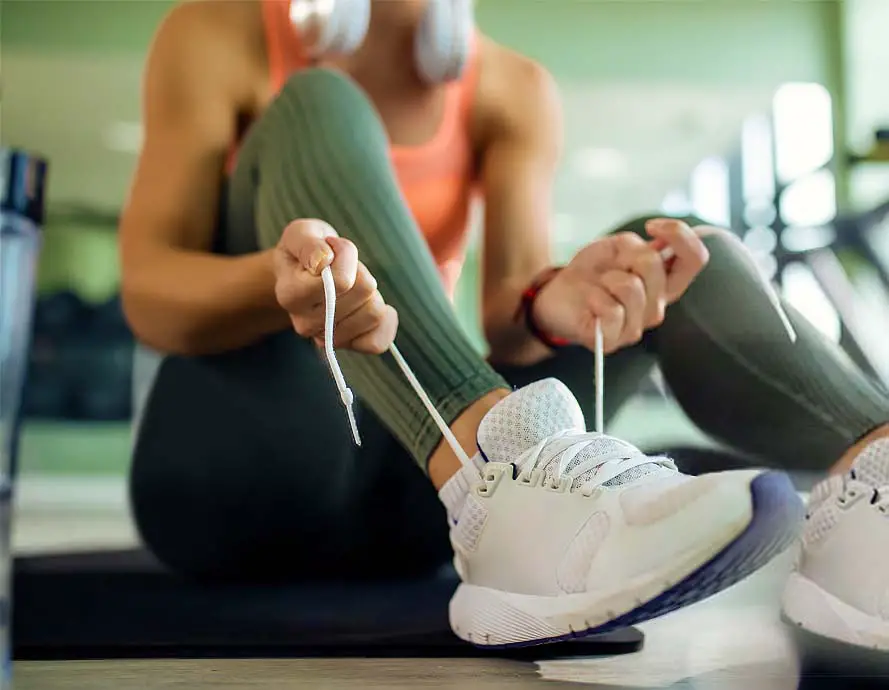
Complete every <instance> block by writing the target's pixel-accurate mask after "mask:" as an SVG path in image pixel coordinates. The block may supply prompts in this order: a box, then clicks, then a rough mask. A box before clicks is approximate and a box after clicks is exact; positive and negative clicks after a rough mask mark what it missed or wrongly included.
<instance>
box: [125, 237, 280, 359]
mask: <svg viewBox="0 0 889 690" xmlns="http://www.w3.org/2000/svg"><path fill="white" fill-rule="evenodd" d="M122 292H123V300H124V308H125V310H126V314H127V319H128V320H129V322H130V326H131V328H132V329H133V331H134V333H135V335H136V337H137V338H139V339H140V340H141V341H143V342H145V343H146V344H147V345H149V346H151V347H154V348H157V349H159V350H161V351H163V352H169V353H178V354H190V355H199V354H214V353H218V352H225V351H227V350H233V349H237V348H239V347H244V346H246V345H250V344H252V343H254V342H257V341H258V340H260V339H261V338H262V337H264V336H266V335H269V334H271V333H275V332H278V331H281V330H284V329H286V328H288V327H290V321H289V318H288V316H287V314H286V312H285V311H284V310H283V309H281V307H280V306H279V305H278V303H277V301H276V299H275V277H274V272H273V267H272V254H271V252H270V251H266V252H260V253H256V254H249V255H246V256H241V257H222V256H214V255H211V254H205V253H199V252H185V251H181V250H163V251H158V252H157V253H156V255H155V256H153V257H152V258H151V260H148V261H144V262H142V265H141V266H140V267H139V268H138V269H133V270H130V271H126V270H125V272H124V281H123V291H122Z"/></svg>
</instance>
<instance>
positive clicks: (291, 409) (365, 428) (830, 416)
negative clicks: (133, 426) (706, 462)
mask: <svg viewBox="0 0 889 690" xmlns="http://www.w3.org/2000/svg"><path fill="white" fill-rule="evenodd" d="M223 206H224V208H223V211H224V218H223V221H222V223H221V234H220V242H219V250H220V251H222V252H226V253H230V254H241V253H246V252H249V251H254V250H255V249H257V248H267V247H271V246H273V245H275V244H276V243H277V241H278V239H279V237H280V234H281V232H282V229H283V228H284V227H285V226H286V225H287V224H288V222H289V221H291V220H293V219H295V218H307V217H312V218H321V219H324V220H326V221H327V222H329V223H330V224H331V225H332V226H333V227H334V228H336V230H337V231H338V232H339V233H340V234H341V235H343V236H345V237H347V238H349V239H351V240H352V241H353V242H354V243H355V244H356V245H357V247H358V251H359V256H360V259H361V260H362V261H363V262H364V263H365V265H366V266H367V267H368V269H369V270H370V272H371V273H372V274H373V275H374V276H375V277H376V279H377V281H378V283H379V289H380V292H381V293H382V295H383V297H384V298H385V299H386V301H387V302H388V303H389V304H391V305H392V306H393V307H394V308H395V309H396V310H397V311H398V314H399V322H400V325H399V331H398V337H397V343H398V345H399V348H400V349H401V351H402V353H403V354H404V356H405V358H406V359H407V361H408V362H409V363H410V365H411V367H412V368H413V370H414V371H415V373H416V374H417V377H418V378H419V380H420V382H421V383H422V385H423V387H424V388H425V389H426V391H427V392H428V393H429V395H430V397H431V398H432V400H433V402H434V403H435V405H436V407H437V408H438V410H439V411H440V412H441V413H442V415H443V417H444V418H445V420H446V421H447V422H451V421H452V420H454V419H455V418H456V417H457V416H458V415H459V413H460V412H461V411H462V410H464V409H465V408H466V407H467V406H468V405H469V404H470V403H472V402H473V401H474V400H476V399H478V398H479V397H480V396H482V395H483V394H485V393H486V392H488V391H490V390H492V389H495V388H498V387H502V386H521V385H524V384H526V383H529V382H531V381H534V380H538V379H540V378H543V377H549V376H555V377H557V378H560V379H562V380H563V381H564V382H565V383H566V384H567V385H568V386H569V387H570V388H571V389H572V390H573V392H574V393H575V395H576V396H577V397H578V399H579V400H580V402H581V405H582V406H583V408H584V410H585V412H586V414H587V415H588V419H592V413H593V401H594V396H593V377H592V371H593V364H592V355H591V354H590V353H589V352H586V351H584V350H581V349H576V348H570V349H566V350H563V351H560V352H559V353H557V354H556V355H554V356H553V357H552V358H550V359H548V360H546V361H543V362H541V363H539V364H537V365H535V366H531V367H522V368H519V367H496V366H491V365H490V364H489V363H488V362H486V361H485V360H484V359H483V358H482V357H480V356H479V355H478V354H477V352H476V350H475V349H474V348H473V346H472V345H471V343H470V341H469V340H468V339H467V338H466V337H465V335H464V334H463V332H462V331H461V329H460V327H459V325H458V323H457V320H456V319H455V317H454V314H453V311H452V307H451V305H450V303H449V302H448V300H447V298H446V296H445V293H444V291H443V289H442V286H441V283H440V279H439V276H438V272H437V270H436V267H435V264H434V262H433V259H432V256H431V254H430V252H429V249H428V248H427V246H426V244H425V242H424V240H423V238H422V236H421V234H420V232H419V231H418V229H417V227H416V224H415V222H414V220H413V218H412V216H411V214H410V212H409V210H408V209H407V208H406V206H405V204H404V202H403V199H402V196H401V194H400V192H399V189H398V187H397V183H396V181H395V177H394V174H393V170H392V168H391V164H390V161H389V155H388V142H387V138H386V134H385V132H384V129H383V126H382V124H381V122H380V120H379V118H378V116H377V114H376V112H375V110H374V108H373V106H372V105H371V104H370V103H369V101H368V100H367V99H366V97H365V96H364V95H363V94H362V92H361V91H360V90H359V89H358V88H357V87H356V86H355V85H354V84H353V83H352V82H351V81H349V80H348V79H347V78H346V77H344V76H342V75H339V74H337V73H334V72H332V71H327V70H321V69H312V70H307V71H304V72H301V73H298V74H296V75H294V76H293V77H292V78H291V79H290V80H289V82H288V83H287V84H286V85H285V87H284V89H283V91H282V93H281V94H280V96H279V97H278V98H277V99H276V100H275V101H274V102H273V103H272V104H271V106H270V107H269V109H268V110H267V112H266V113H264V114H263V116H262V117H261V118H260V119H259V120H258V121H257V122H256V123H255V124H254V126H253V127H252V129H251V131H250V133H249V135H248V137H247V139H246V141H245V142H244V146H243V148H242V149H241V152H240V155H239V159H238V163H237V166H236V170H235V172H234V174H233V176H232V178H231V179H230V181H229V184H228V186H227V197H226V201H225V203H224V204H223ZM645 220H646V219H645V218H638V219H635V220H633V221H631V222H629V223H627V224H626V225H624V226H622V227H621V228H619V229H620V230H630V231H634V232H639V233H641V232H643V230H642V228H643V226H644V222H645ZM689 222H691V223H693V224H697V222H698V221H697V220H696V219H689ZM706 241H707V244H708V248H709V250H710V253H711V260H710V264H709V266H708V267H707V268H706V270H705V271H704V272H703V273H702V274H701V276H699V278H698V279H697V280H696V281H695V283H694V284H693V285H692V287H691V288H690V289H689V290H688V292H687V293H686V294H685V295H684V296H683V297H682V299H681V300H680V301H679V302H678V303H677V304H674V305H673V306H671V307H670V308H669V309H668V311H667V317H666V320H665V323H664V324H663V325H662V326H661V327H660V328H658V329H657V330H656V331H654V332H651V333H649V334H648V335H647V337H646V338H645V339H644V341H643V342H642V343H641V344H640V345H638V346H635V347H632V348H627V349H625V350H622V351H619V352H617V353H615V354H613V355H611V356H609V357H608V358H607V362H606V390H607V395H606V401H607V405H608V409H607V410H606V418H610V417H611V416H612V415H613V414H614V412H615V411H616V410H617V409H618V408H619V407H620V406H621V405H622V404H623V402H625V401H626V400H627V398H628V397H629V396H630V395H632V394H633V393H634V392H635V391H636V390H637V388H638V386H639V384H640V383H641V381H642V380H643V379H644V378H645V377H646V376H647V375H648V374H649V372H650V371H651V369H652V367H653V366H654V365H655V364H659V365H660V368H661V370H662V371H663V374H664V377H665V379H666V382H667V383H668V384H669V387H670V389H671V390H672V392H673V394H674V395H675V397H676V399H677V400H678V402H679V404H680V405H681V406H682V407H683V409H684V410H685V412H686V413H687V414H688V416H689V417H690V418H691V420H692V421H694V422H695V423H696V424H697V425H698V426H699V427H700V428H701V429H702V430H703V431H705V432H707V433H708V434H710V435H711V436H713V437H715V438H716V439H719V440H721V441H723V442H724V443H726V444H728V445H729V446H731V447H733V448H735V449H737V450H739V451H742V452H744V453H747V454H749V455H751V456H754V457H757V458H759V459H761V460H762V461H765V462H767V463H769V464H772V465H776V466H780V467H788V468H792V467H794V466H805V467H809V468H811V467H823V468H827V467H829V466H830V465H831V464H833V463H834V462H835V461H836V460H837V459H838V458H839V456H840V455H841V454H842V453H843V452H844V451H845V450H846V449H847V448H848V447H849V446H850V445H851V444H852V443H853V442H854V441H855V440H856V439H858V438H859V437H861V436H862V435H863V434H865V433H866V432H868V431H869V430H871V429H873V428H874V427H876V426H878V425H879V424H880V423H882V422H883V421H885V420H886V419H887V418H889V400H887V398H886V397H885V395H884V394H883V393H882V392H881V391H880V390H878V389H877V387H876V386H875V385H874V384H873V383H872V382H871V381H870V380H868V379H867V378H866V377H865V376H864V375H863V374H862V373H861V372H860V371H859V370H858V369H857V368H855V367H854V366H853V364H852V363H851V362H850V361H849V359H848V358H847V357H846V356H845V355H844V354H843V353H842V351H841V350H840V349H838V348H837V347H836V346H835V345H833V344H831V343H829V342H828V341H827V340H826V339H825V338H823V337H822V336H821V335H820V334H819V333H818V332H817V331H816V330H815V329H814V328H813V327H812V326H811V325H810V324H809V323H808V322H807V321H805V320H804V319H803V318H801V317H800V316H799V315H798V314H797V313H796V312H795V311H794V310H793V309H791V308H790V307H787V311H788V313H789V314H790V318H791V320H792V322H793V324H794V327H795V328H796V331H797V333H798V336H799V338H798V340H797V342H796V343H795V344H791V343H790V341H789V340H788V338H787V336H786V333H785V331H784V328H783V326H782V323H781V321H780V320H779V319H778V318H777V316H776V314H775V312H774V309H773V307H772V305H771V303H770V301H769V298H768V297H767V295H766V294H765V292H764V290H763V287H762V284H761V282H760V280H759V278H758V277H757V275H756V273H755V268H752V267H751V264H750V263H749V261H747V260H746V259H745V257H744V256H743V255H742V254H741V252H740V250H739V249H738V248H737V247H736V245H735V244H733V243H731V242H729V241H727V240H726V238H725V237H721V236H719V235H716V236H713V237H710V238H708V239H707V240H706ZM339 359H340V362H341V364H342V366H343V370H344V373H345V376H346V378H347V380H348V382H349V384H350V385H351V387H352V388H353V389H354V390H355V392H356V394H357V396H358V398H359V399H360V401H361V409H360V424H361V428H362V435H363V437H364V445H363V447H362V448H361V449H356V448H354V447H353V446H352V444H351V438H350V435H349V431H348V426H347V423H346V418H345V415H344V412H343V410H342V408H341V407H340V403H339V400H338V397H337V393H336V389H335V387H334V384H333V381H332V379H331V377H330V375H329V372H328V371H327V368H326V364H325V363H324V361H323V360H322V359H321V358H320V357H319V356H318V353H317V352H316V350H315V348H314V347H313V346H312V345H311V344H310V343H308V342H306V341H302V340H300V339H299V338H298V337H297V336H296V335H295V334H293V333H282V334H280V335H279V336H275V337H272V338H269V339H267V340H266V341H264V342H262V343H258V344H257V345H256V346H253V347H249V348H244V349H243V350H239V351H237V352H232V353H227V354H225V355H219V356H215V357H201V358H184V357H168V358H166V359H165V360H164V361H163V363H162V364H161V366H160V369H159V371H158V374H157V377H156V380H155V382H154V387H153V390H152V392H151V395H150V396H149V398H148V404H147V405H146V408H145V413H144V415H143V418H142V420H141V426H140V429H139V435H138V440H137V443H136V449H135V460H134V466H133V472H132V495H133V503H134V509H135V515H136V519H137V523H138V524H139V528H140V530H141V532H142V535H143V537H144V538H145V539H146V541H147V542H148V544H149V545H150V546H151V547H152V548H153V549H154V550H155V552H156V553H157V554H158V555H159V556H160V557H161V559H162V560H164V561H165V562H167V563H168V564H169V565H171V566H172V567H173V568H176V569H178V570H180V571H183V572H186V573H189V574H192V575H199V576H204V577H235V578H243V577H261V578H265V579H268V578H274V577H281V578H289V577H296V576H299V575H305V576H312V575H325V576H329V575H332V574H339V575H346V574H357V575H359V576H362V575H368V574H371V573H378V572H388V571H390V570H391V571H395V572H406V571H408V570H411V569H415V568H422V567H428V566H431V565H435V564H437V563H440V562H441V561H443V560H444V559H446V557H447V552H448V545H447V536H446V525H445V521H444V518H443V513H442V512H441V508H440V506H439V505H438V503H437V501H436V497H435V494H434V491H433V490H432V488H431V486H430V485H429V484H428V482H427V481H426V480H425V479H424V478H423V477H422V473H421V471H420V470H418V469H417V465H419V466H420V467H424V466H425V462H426V460H427V459H428V457H429V455H430V453H431V452H432V450H433V449H434V448H435V446H436V445H437V444H438V443H439V442H440V433H439V431H438V429H437V428H436V427H435V425H434V424H433V422H432V420H431V419H430V418H429V415H428V414H427V413H426V410H425V409H424V407H423V405H422V404H421V402H420V401H419V399H418V398H417V397H416V395H415V394H414V392H413V390H412V389H411V388H410V386H409V384H408V382H407V381H406V380H405V379H404V377H403V376H402V374H401V372H400V371H399V369H398V368H397V367H396V365H395V363H394V361H393V360H392V358H391V356H389V355H383V356H379V357H372V356H365V355H358V354H354V353H347V352H340V353H339ZM409 458H413V460H415V461H416V464H414V463H412V462H410V461H409Z"/></svg>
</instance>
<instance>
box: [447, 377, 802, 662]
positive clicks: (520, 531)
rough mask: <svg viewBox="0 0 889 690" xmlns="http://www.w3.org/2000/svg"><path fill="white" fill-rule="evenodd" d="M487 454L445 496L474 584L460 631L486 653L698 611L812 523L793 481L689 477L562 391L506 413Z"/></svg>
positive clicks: (485, 441)
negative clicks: (604, 431) (613, 433)
mask: <svg viewBox="0 0 889 690" xmlns="http://www.w3.org/2000/svg"><path fill="white" fill-rule="evenodd" d="M478 445H479V450H480V457H478V458H477V459H476V460H477V462H478V468H479V469H478V471H474V469H473V468H468V469H467V468H464V469H463V470H461V471H460V472H459V473H458V475H456V476H455V477H454V479H452V480H451V481H450V482H448V484H447V485H446V486H445V487H443V489H442V492H441V495H442V500H443V501H444V502H445V505H446V506H447V507H448V513H449V516H450V519H451V524H452V527H451V541H452V543H453V546H454V551H455V565H456V567H457V570H458V572H459V574H460V577H461V579H462V581H463V583H462V584H461V585H460V586H459V588H458V589H457V591H456V593H455V594H454V597H453V599H452V600H451V605H450V620H451V626H452V628H453V630H454V632H455V633H456V634H457V635H458V636H459V637H461V638H463V639H464V640H467V641H469V642H472V643H474V644H476V645H480V646H487V647H510V646H523V645H531V644H540V643H544V642H551V641H556V640H561V639H567V638H571V637H581V636H584V635H587V634H590V633H595V632H602V631H605V630H608V629H613V628H618V627H624V626H627V625H632V624H635V623H639V622H642V621H644V620H648V619H651V618H655V617H657V616H661V615H663V614H665V613H668V612H670V611H673V610H675V609H678V608H680V607H683V606H687V605H689V604H692V603H694V602H696V601H699V600H701V599H704V598H706V597H709V596H711V595H712V594H715V593H716V592H718V591H720V590H723V589H725V588H726V587H728V586H730V585H732V584H733V583H735V582H737V581H738V580H740V579H742V578H743V577H746V576H747V575H749V574H750V573H752V572H753V571H755V570H757V569H758V568H760V567H762V566H763V565H764V564H765V563H767V562H768V561H769V560H770V559H771V558H772V557H773V556H775V555H777V554H778V553H780V552H781V551H783V550H784V549H785V548H786V547H788V546H790V545H791V544H792V543H793V541H794V539H795V537H796V535H797V534H798V530H797V527H798V525H799V523H800V522H801V521H802V517H803V505H802V502H801V501H800V500H799V498H798V496H797V494H796V492H795V491H794V489H793V487H792V485H791V483H790V481H789V479H788V478H787V477H786V476H785V475H783V474H779V473H772V472H758V471H744V472H723V473H718V474H711V475H707V476H703V477H700V478H694V477H688V476H685V475H682V474H680V473H679V472H678V471H677V470H676V467H675V465H674V464H673V463H672V461H670V460H668V459H667V458H652V457H647V456H645V455H643V454H642V453H641V451H639V450H638V449H636V448H634V447H633V446H631V445H630V444H628V443H625V442H623V441H620V440H618V439H615V438H611V437H608V436H601V435H598V434H591V433H586V431H585V426H584V420H583V413H582V412H581V410H580V406H579V405H578V404H577V401H576V400H575V399H574V396H573V395H572V394H571V393H570V391H569V390H568V389H567V388H566V387H565V386H564V385H563V384H562V383H560V382H559V381H556V380H555V379H548V380H546V381H540V382H538V383H535V384H532V385H530V386H528V387H526V388H523V389H521V390H519V391H516V392H515V393H513V394H512V395H510V396H508V397H507V398H505V399H504V400H502V401H501V402H500V403H499V404H498V405H497V406H495V407H494V408H493V409H492V410H491V411H490V412H489V413H488V414H487V416H486V417H485V418H484V420H483V421H482V424H481V426H480V428H479V432H478ZM479 475H481V476H479ZM461 486H462V491H459V490H458V489H459V487H461Z"/></svg>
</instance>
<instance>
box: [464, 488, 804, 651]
mask: <svg viewBox="0 0 889 690" xmlns="http://www.w3.org/2000/svg"><path fill="white" fill-rule="evenodd" d="M750 497H751V506H752V510H751V518H750V521H749V523H748V524H747V526H746V527H745V528H744V531H743V532H741V533H740V534H739V535H738V536H737V537H736V538H735V539H733V540H732V541H731V543H729V544H728V545H727V546H725V547H724V548H723V549H722V550H721V551H720V552H719V553H718V554H716V555H715V556H713V557H712V558H710V559H709V560H708V561H707V562H706V563H705V564H704V565H702V566H699V567H697V568H696V569H695V570H694V571H692V572H691V573H690V574H683V576H682V579H681V580H679V581H678V582H673V583H671V582H669V581H664V580H659V581H658V580H648V581H646V582H645V583H644V584H643V585H642V586H640V587H639V588H637V590H636V591H627V592H623V593H621V596H620V600H623V601H625V602H626V605H625V606H620V605H619V603H618V601H616V600H615V599H614V598H609V599H608V600H607V602H604V603H605V606H603V605H602V604H603V602H602V601H601V600H600V601H598V602H594V603H593V605H592V606H590V605H589V602H588V601H587V602H586V603H587V606H586V607H585V608H584V610H582V611H579V612H578V616H577V618H578V619H579V620H581V619H582V624H580V625H577V626H576V628H575V626H573V625H568V626H567V629H564V630H562V629H559V627H557V625H555V624H554V623H553V622H552V620H544V619H541V618H540V617H539V616H538V615H535V614H534V613H531V612H529V611H524V610H522V609H521V608H520V607H519V606H517V601H516V600H515V599H513V600H510V599H509V597H510V595H509V593H507V592H499V591H497V590H492V589H488V588H484V587H478V586H474V585H466V584H461V585H460V587H458V589H457V592H456V593H455V594H454V597H453V599H452V600H451V606H450V618H451V627H452V629H453V630H454V633H455V634H456V635H457V636H458V637H460V638H461V639H463V640H466V641H467V642H470V643H471V644H474V645H476V646H478V647H484V648H486V649H509V648H515V647H528V646H533V645H540V644H547V643H550V642H562V641H565V640H570V639H573V638H579V637H586V636H587V635H594V634H600V633H605V632H609V631H612V630H616V629H618V628H624V627H627V626H630V625H637V624H639V623H643V622H645V621H648V620H651V619H653V618H658V617H660V616H663V615H665V614H667V613H671V612H673V611H676V610H677V609H680V608H684V607H686V606H689V605H691V604H694V603H696V602H699V601H701V600H703V599H707V598H709V597H711V596H713V595H714V594H717V593H719V592H721V591H723V590H724V589H727V588H728V587H731V586H732V585H734V584H735V583H737V582H739V581H740V580H742V579H744V578H745V577H747V576H748V575H751V574H752V573H754V572H755V571H757V570H759V569H760V568H762V567H763V566H764V565H766V564H767V563H768V562H769V561H770V560H772V558H774V557H775V556H777V555H778V554H780V553H781V552H782V551H784V550H785V549H787V548H788V547H789V546H790V545H791V544H792V543H793V541H794V540H795V538H796V537H797V535H798V533H799V528H800V525H801V524H802V521H803V517H804V514H805V508H804V506H803V503H802V501H801V500H800V498H799V496H798V495H797V493H796V490H795V489H794V487H793V484H792V483H791V481H790V478H789V477H788V476H787V475H786V474H783V473H780V472H766V473H763V474H761V475H759V476H757V477H756V478H755V479H754V480H753V481H752V482H751V483H750ZM535 599H537V600H546V599H548V597H535ZM597 604H598V609H599V610H595V609H596V608H597V606H596V605H597ZM603 609H604V610H603ZM591 621H596V622H595V623H592V622H591Z"/></svg>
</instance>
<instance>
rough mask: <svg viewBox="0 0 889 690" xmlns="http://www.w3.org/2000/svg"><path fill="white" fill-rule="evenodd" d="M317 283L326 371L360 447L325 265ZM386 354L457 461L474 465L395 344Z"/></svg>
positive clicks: (329, 274) (333, 288)
mask: <svg viewBox="0 0 889 690" xmlns="http://www.w3.org/2000/svg"><path fill="white" fill-rule="evenodd" d="M321 282H322V284H323V285H324V354H325V355H326V357H327V364H328V366H329V367H330V373H331V374H332V375H333V380H334V382H335V383H336V387H337V390H338V391H339V393H340V400H341V401H342V403H343V407H345V408H346V414H347V415H348V417H349V427H350V428H351V429H352V438H353V439H354V441H355V444H356V445H358V446H360V445H361V435H360V434H359V433H358V422H357V420H356V418H355V411H354V407H353V406H354V403H355V396H354V395H353V394H352V390H351V389H350V388H349V386H348V385H347V384H346V378H345V377H344V376H343V370H342V369H341V368H340V364H339V361H338V360H337V358H336V352H335V351H334V349H333V327H334V316H335V314H336V285H335V284H334V282H333V273H332V272H331V270H330V267H329V266H327V267H325V268H324V270H322V271H321ZM389 353H390V354H391V355H392V357H393V358H394V359H395V363H396V364H397V365H398V368H399V369H401V373H402V374H404V376H405V378H406V379H407V380H408V383H410V385H411V388H413V389H414V392H415V393H416V394H417V397H418V398H420V401H421V402H422V403H423V406H424V407H425V408H426V411H427V412H429V415H430V416H431V417H432V420H433V421H434V422H435V425H436V426H437V427H438V428H439V430H440V431H441V434H442V436H443V437H444V439H445V441H446V442H447V444H448V445H449V446H450V447H451V450H452V451H453V452H454V455H456V456H457V459H459V460H460V462H461V463H462V464H463V466H464V467H469V468H472V467H474V465H473V464H472V460H470V459H469V456H468V455H467V454H466V451H464V450H463V447H462V446H461V445H460V442H459V441H457V438H456V437H455V436H454V434H453V433H452V432H451V430H450V428H449V427H448V425H447V424H446V423H445V421H444V419H443V418H442V416H441V415H440V414H439V413H438V410H437V409H435V405H434V404H433V402H432V400H430V399H429V395H427V393H426V391H425V390H424V389H423V386H422V385H421V384H420V382H419V380H418V379H417V377H416V375H415V374H414V372H413V371H412V370H411V368H410V366H409V365H408V363H407V361H406V360H405V359H404V357H403V356H402V355H401V352H399V350H398V348H397V347H396V346H395V343H392V345H391V346H390V347H389Z"/></svg>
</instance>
